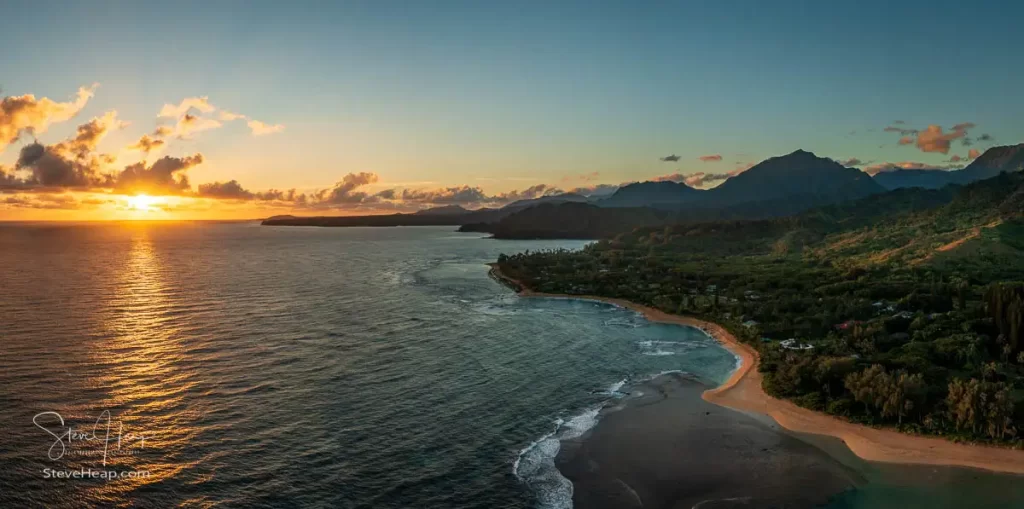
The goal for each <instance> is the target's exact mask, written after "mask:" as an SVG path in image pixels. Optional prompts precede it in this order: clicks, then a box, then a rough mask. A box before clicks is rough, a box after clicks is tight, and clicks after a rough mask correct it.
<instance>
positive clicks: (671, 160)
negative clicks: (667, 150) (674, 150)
mask: <svg viewBox="0 0 1024 509" xmlns="http://www.w3.org/2000/svg"><path fill="white" fill-rule="evenodd" d="M658 159H659V160H661V162H663V163H674V162H676V161H678V160H679V156H677V155H675V154H672V155H670V156H665V157H659V158H658Z"/></svg>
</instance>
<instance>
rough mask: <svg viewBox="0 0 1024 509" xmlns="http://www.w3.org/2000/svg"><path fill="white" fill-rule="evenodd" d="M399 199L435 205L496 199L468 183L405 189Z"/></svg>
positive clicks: (463, 203) (482, 201)
mask: <svg viewBox="0 0 1024 509" xmlns="http://www.w3.org/2000/svg"><path fill="white" fill-rule="evenodd" d="M399 199H400V200H401V201H403V202H407V203H421V204H422V203H426V204H435V205H468V204H473V203H487V202H492V201H495V200H494V199H493V198H492V197H490V196H487V194H486V193H484V191H483V189H480V188H479V187H470V186H466V185H462V186H453V187H444V188H440V189H404V190H402V192H401V194H400V195H399Z"/></svg>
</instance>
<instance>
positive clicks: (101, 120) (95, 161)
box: [8, 111, 125, 188]
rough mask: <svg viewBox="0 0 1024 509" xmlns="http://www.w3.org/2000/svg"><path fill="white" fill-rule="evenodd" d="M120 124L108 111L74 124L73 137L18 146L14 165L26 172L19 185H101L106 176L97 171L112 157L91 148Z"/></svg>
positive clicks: (110, 161) (122, 123) (106, 178)
mask: <svg viewBox="0 0 1024 509" xmlns="http://www.w3.org/2000/svg"><path fill="white" fill-rule="evenodd" d="M124 125H125V123H124V122H121V121H120V120H118V118H117V112H116V111H109V112H107V113H106V114H104V115H103V116H102V117H96V118H93V119H92V120H90V121H89V122H86V123H85V124H82V125H80V126H78V128H77V129H76V130H75V135H74V136H73V137H71V138H68V139H66V140H64V141H62V142H60V143H56V144H54V145H49V146H46V145H42V144H40V143H38V142H36V143H32V144H30V145H26V146H24V147H22V148H21V152H20V153H19V154H18V162H17V164H16V168H17V169H19V170H26V171H28V172H30V175H29V176H28V177H27V178H26V179H23V180H22V181H21V185H22V186H23V187H29V188H36V187H84V188H88V187H100V186H103V185H105V183H106V182H107V181H108V180H109V177H107V176H105V175H103V174H102V173H101V172H102V169H103V167H104V165H106V164H110V163H112V162H113V156H110V155H106V154H93V151H95V150H96V147H97V145H99V142H100V141H101V140H102V139H103V137H104V136H106V134H107V133H108V132H110V131H111V130H112V129H120V128H122V127H124ZM9 184H10V182H8V185H9Z"/></svg>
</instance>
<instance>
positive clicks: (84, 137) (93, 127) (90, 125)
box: [70, 111, 128, 154]
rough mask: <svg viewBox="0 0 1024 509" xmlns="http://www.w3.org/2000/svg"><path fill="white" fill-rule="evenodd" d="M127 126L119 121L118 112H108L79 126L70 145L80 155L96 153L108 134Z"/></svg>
mask: <svg viewBox="0 0 1024 509" xmlns="http://www.w3.org/2000/svg"><path fill="white" fill-rule="evenodd" d="M127 125H128V123H127V122H122V121H121V120H119V119H118V112H116V111H110V112H106V113H105V114H103V116H102V117H96V118H94V119H92V120H90V121H89V122H87V123H85V124H82V125H80V126H78V129H77V130H76V131H75V138H74V139H72V140H71V141H70V145H71V146H72V147H73V150H75V151H76V152H78V153H79V154H81V153H89V152H92V151H95V150H96V145H98V144H99V141H100V140H101V139H103V136H106V133H108V132H110V131H112V130H116V129H124V128H125V126H127Z"/></svg>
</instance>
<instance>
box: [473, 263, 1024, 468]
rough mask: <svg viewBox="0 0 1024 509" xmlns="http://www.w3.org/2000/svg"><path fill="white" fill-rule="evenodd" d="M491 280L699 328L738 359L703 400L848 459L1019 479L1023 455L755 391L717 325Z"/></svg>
mask: <svg viewBox="0 0 1024 509" xmlns="http://www.w3.org/2000/svg"><path fill="white" fill-rule="evenodd" d="M489 265H490V267H491V274H492V276H494V277H495V278H496V279H498V280H500V281H501V282H503V283H505V284H506V285H508V286H510V287H512V288H513V289H515V290H516V291H517V293H518V294H519V295H520V296H522V297H546V298H564V299H579V300H592V301H597V302H604V303H607V304H612V305H615V306H619V307H622V308H626V309H630V310H632V311H636V312H638V313H640V314H642V315H644V317H645V318H647V319H648V320H650V321H652V322H661V323H671V324H677V325H687V326H691V327H697V328H700V329H702V330H703V331H704V332H705V333H706V334H707V335H709V336H711V337H712V338H714V339H715V340H716V341H718V342H719V343H721V344H722V345H723V346H724V347H725V348H726V349H728V350H729V351H730V352H732V353H733V354H734V355H736V356H737V357H739V359H740V366H739V367H738V368H737V369H736V370H734V371H733V373H732V375H731V376H730V377H729V379H728V380H726V381H725V383H723V384H722V385H720V386H718V387H715V388H714V389H709V390H707V391H704V393H703V395H702V398H703V399H704V400H705V401H708V402H710V403H714V404H716V405H719V406H723V407H727V408H731V409H734V410H739V411H743V412H754V413H759V414H763V415H767V416H769V417H771V418H772V419H774V420H775V422H777V423H778V424H779V425H780V426H782V427H783V428H785V429H787V430H790V431H794V432H798V433H810V434H816V435H826V436H832V437H835V438H838V439H840V440H842V441H843V442H844V443H845V444H846V446H847V447H849V448H850V450H851V451H853V453H854V454H856V455H857V456H859V457H860V458H862V459H864V460H868V461H876V462H882V463H908V464H918V465H936V466H954V467H968V468H977V469H982V470H988V471H992V472H1000V473H1011V474H1024V452H1022V451H1017V450H1013V449H1006V448H999V447H992V446H986V445H968V444H960V443H954V442H951V441H949V440H945V439H943V438H938V437H926V436H920V435H910V434H906V433H901V432H898V431H894V430H889V429H877V428H871V427H868V426H864V425H861V424H855V423H851V422H847V421H844V420H841V419H839V418H836V417H833V416H830V415H827V414H823V413H819V412H815V411H813V410H808V409H806V408H802V407H799V406H797V405H796V404H794V403H792V402H789V401H785V400H780V399H778V398H775V397H773V396H771V395H769V394H768V393H766V392H764V389H762V388H761V373H760V372H759V371H758V370H757V369H751V368H752V367H754V366H757V363H758V361H759V356H758V353H757V351H756V350H755V349H754V348H752V347H750V346H749V345H746V344H744V343H742V342H740V341H739V340H737V339H736V338H735V337H734V336H733V335H732V334H731V333H730V332H729V331H728V330H726V329H725V328H724V327H722V326H721V325H718V324H717V323H714V322H709V321H706V320H701V319H698V318H694V317H688V316H680V315H672V314H669V313H665V312H664V311H660V310H658V309H654V308H651V307H648V306H643V305H640V304H636V303H633V302H630V301H627V300H625V299H617V298H612V297H600V296H596V295H568V294H551V293H543V292H535V291H533V290H530V289H529V288H526V287H525V285H523V284H522V283H520V282H519V281H517V280H515V279H512V278H510V277H508V276H507V275H505V274H502V273H501V272H500V270H499V269H498V267H497V264H489Z"/></svg>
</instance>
